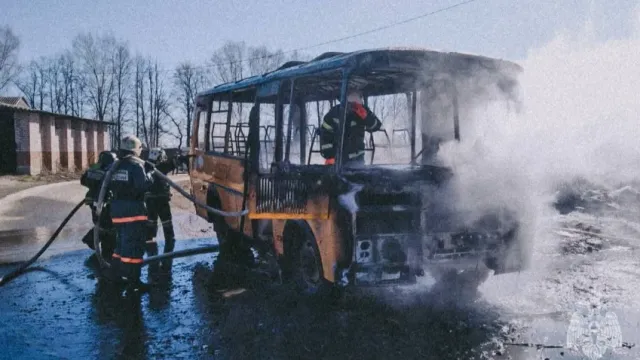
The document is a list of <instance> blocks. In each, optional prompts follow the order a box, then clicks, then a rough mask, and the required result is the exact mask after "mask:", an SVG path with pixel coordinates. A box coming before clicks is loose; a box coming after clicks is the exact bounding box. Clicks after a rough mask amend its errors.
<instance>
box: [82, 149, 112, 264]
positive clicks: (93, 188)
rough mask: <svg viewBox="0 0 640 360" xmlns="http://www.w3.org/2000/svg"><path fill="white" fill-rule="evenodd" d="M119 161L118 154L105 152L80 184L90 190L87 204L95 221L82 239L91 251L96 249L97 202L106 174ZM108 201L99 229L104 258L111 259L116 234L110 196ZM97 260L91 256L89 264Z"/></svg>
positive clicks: (85, 173) (89, 169) (83, 175)
mask: <svg viewBox="0 0 640 360" xmlns="http://www.w3.org/2000/svg"><path fill="white" fill-rule="evenodd" d="M116 160H117V157H116V154H115V153H113V152H111V151H103V152H101V153H100V155H98V162H97V163H95V164H92V165H91V166H89V168H88V169H87V171H85V172H84V173H83V174H82V177H81V178H80V184H81V185H82V186H85V187H87V188H88V189H89V190H88V191H87V194H86V195H85V203H86V204H87V205H88V206H89V208H90V209H91V218H92V220H93V224H94V227H93V228H91V230H89V232H88V233H87V234H86V235H85V236H84V237H83V238H82V242H83V243H85V244H86V245H87V246H89V247H90V248H91V249H94V243H93V231H94V229H95V224H96V223H97V222H98V220H99V219H98V214H97V209H96V201H97V200H98V195H99V194H100V187H101V186H102V180H103V179H104V176H105V174H106V173H107V171H109V168H110V167H111V165H113V163H114V162H115V161H116ZM106 200H107V201H105V202H104V204H105V205H104V207H103V209H102V213H103V215H102V216H101V218H100V224H99V226H98V228H99V231H100V233H99V236H100V243H101V248H102V256H103V257H104V258H106V259H110V258H111V255H112V254H113V250H114V249H115V243H116V239H115V232H114V229H113V224H112V223H111V218H110V215H109V203H108V195H107V198H106ZM96 260H97V259H96V258H95V254H93V255H91V257H90V258H89V263H92V262H95V261H96Z"/></svg>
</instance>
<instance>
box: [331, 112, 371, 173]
mask: <svg viewBox="0 0 640 360" xmlns="http://www.w3.org/2000/svg"><path fill="white" fill-rule="evenodd" d="M347 106H348V108H347V119H346V124H345V129H344V131H345V134H344V145H343V152H342V154H343V157H342V163H343V164H345V165H351V164H354V165H356V164H357V165H364V153H365V151H364V133H365V131H368V132H375V131H378V130H380V128H381V127H382V123H381V122H380V120H379V119H378V117H376V115H375V114H374V113H373V112H371V110H369V108H367V107H366V106H364V105H361V104H358V103H355V102H349V103H347ZM341 107H342V105H336V106H334V107H332V108H331V109H330V110H329V112H328V113H327V114H326V115H325V116H324V121H323V122H322V126H321V127H320V153H321V154H322V157H324V158H325V159H326V160H327V161H326V164H333V162H334V161H335V156H336V153H337V151H338V144H339V142H338V140H339V139H338V126H340V112H341Z"/></svg>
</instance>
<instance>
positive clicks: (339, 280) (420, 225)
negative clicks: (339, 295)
mask: <svg viewBox="0 0 640 360" xmlns="http://www.w3.org/2000/svg"><path fill="white" fill-rule="evenodd" d="M521 71H522V69H521V68H520V66H518V65H516V64H514V63H511V62H507V61H501V60H496V59H490V58H486V57H481V56H474V55H465V54H459V53H441V52H435V51H429V50H416V49H380V50H363V51H356V52H351V53H325V54H322V55H320V56H318V57H317V58H315V59H313V60H311V61H308V62H302V61H291V62H287V63H285V64H283V65H282V66H281V67H280V68H278V69H277V70H275V71H273V72H270V73H266V74H264V75H260V76H254V77H250V78H247V79H243V80H240V81H237V82H233V83H226V84H221V85H218V86H216V87H214V88H212V89H210V90H207V91H204V92H202V93H200V94H198V95H197V97H196V107H197V109H196V112H195V117H194V121H193V136H192V138H191V144H190V146H191V152H190V156H191V158H190V169H191V170H190V178H191V185H192V192H193V194H194V195H195V196H196V197H197V198H198V199H200V200H201V201H204V202H206V203H207V204H209V205H210V206H213V207H219V208H222V209H223V210H225V211H239V210H241V209H242V210H244V209H248V210H249V212H248V215H247V216H245V217H243V218H231V217H229V218H223V217H219V216H216V215H214V214H211V213H208V212H207V211H206V210H204V209H202V208H199V207H198V208H196V212H197V213H198V214H199V215H200V216H201V217H203V218H204V219H207V220H209V221H210V222H212V223H213V224H214V228H215V231H216V233H217V235H218V239H219V241H220V242H221V243H225V242H237V244H242V245H241V246H255V247H258V248H261V249H262V252H263V253H264V254H267V255H269V254H270V255H272V256H273V259H276V260H275V262H277V266H278V267H279V268H280V269H281V270H282V274H283V275H284V277H285V278H286V279H287V280H289V281H291V282H293V283H295V284H297V285H298V286H299V288H300V290H301V291H303V292H306V293H316V292H318V291H319V290H320V289H322V288H325V287H326V286H327V285H331V284H334V285H336V284H337V285H340V286H346V285H356V286H357V285H382V284H404V283H412V282H415V281H416V277H417V276H422V275H424V273H425V271H429V272H431V273H432V274H439V275H437V276H436V277H443V276H454V277H456V276H457V277H459V278H463V277H464V279H467V278H468V277H469V275H466V274H469V273H471V274H472V276H473V277H474V278H477V277H479V278H481V281H483V279H484V278H485V277H486V275H487V274H488V271H489V269H490V270H494V273H495V274H500V273H507V272H514V271H519V270H520V269H522V268H523V267H524V264H526V262H527V259H528V256H529V254H527V253H526V251H524V250H523V248H521V246H520V245H521V244H520V242H519V241H518V223H517V222H516V221H515V220H513V219H510V212H509V209H498V210H497V211H496V212H490V213H487V214H486V216H483V217H482V218H481V219H479V220H478V222H477V223H476V224H475V225H473V226H468V225H464V224H461V223H458V222H456V219H457V214H455V213H451V212H450V211H449V210H448V209H447V206H446V204H444V205H443V202H442V201H440V202H438V201H436V200H437V199H438V197H441V196H440V194H441V193H442V192H443V191H444V190H443V189H444V188H445V186H446V184H447V182H448V181H449V180H450V179H451V178H452V177H453V176H455V174H454V173H453V172H452V171H451V169H449V168H446V167H444V166H441V165H438V164H436V163H433V159H434V156H435V154H436V153H437V149H438V146H437V145H438V144H439V143H440V142H442V141H448V140H455V141H460V129H459V127H460V121H459V117H460V115H459V107H460V104H459V102H462V101H464V100H465V99H466V100H468V99H471V100H473V101H474V102H477V101H492V100H487V99H484V98H483V97H482V96H481V95H480V94H481V92H479V91H478V89H476V88H473V89H472V88H471V87H469V86H468V84H469V83H468V82H465V81H467V80H469V79H472V78H473V77H474V76H479V77H482V79H481V80H482V81H478V82H474V83H475V84H476V85H474V86H476V87H479V88H487V89H488V88H495V89H500V92H503V93H504V94H506V95H507V97H506V98H507V99H508V98H509V97H510V96H511V95H513V94H514V93H516V92H517V88H518V82H517V76H518V74H519V73H520V72H521ZM463 83H464V84H466V85H465V87H462V86H459V85H458V84H463ZM351 88H357V89H359V90H360V91H362V93H363V94H364V96H365V103H367V104H369V105H371V104H372V102H375V101H377V100H376V99H382V98H383V97H384V96H390V95H394V94H395V95H396V96H397V95H398V94H399V96H400V97H401V98H402V99H404V100H403V101H405V102H406V104H407V110H408V111H405V112H403V113H401V114H400V115H395V116H396V117H398V116H400V117H402V118H403V121H404V124H408V129H403V130H402V131H401V132H402V133H403V134H404V135H406V136H408V146H407V148H405V149H404V151H403V152H401V154H400V156H397V157H394V156H387V157H386V158H384V156H383V160H384V159H386V160H389V159H391V160H390V162H391V164H373V163H374V162H375V161H374V160H375V159H374V154H376V145H375V141H374V136H372V137H371V139H369V140H367V146H366V149H367V151H368V152H370V153H371V163H372V164H368V165H366V166H364V167H362V168H348V167H346V166H344V165H343V164H342V162H341V160H340V159H341V158H342V157H341V154H342V153H341V151H342V141H341V143H340V146H339V150H338V154H337V156H336V163H335V165H324V164H323V162H322V161H323V159H321V158H319V156H318V155H317V154H318V153H319V151H318V141H317V126H318V125H319V123H320V121H321V119H322V116H324V114H325V113H326V112H327V111H328V109H329V106H330V105H333V104H334V102H335V101H336V100H338V101H340V103H345V100H346V94H347V92H348V90H349V89H351ZM476 91H478V92H477V93H476ZM476 94H477V95H476ZM500 101H503V100H500ZM506 101H509V100H506ZM462 105H465V104H462ZM321 107H322V109H323V110H320V109H321ZM374 111H375V110H374ZM313 113H316V120H317V124H318V125H314V124H312V121H310V120H311V118H312V117H313ZM378 115H379V117H380V118H381V120H382V123H383V125H388V123H389V121H385V120H388V119H385V117H384V115H381V114H378ZM417 119H420V120H417ZM443 119H445V120H446V121H444V122H443V121H442V120H443ZM393 120H396V119H393ZM438 121H439V122H438ZM420 124H421V129H420V130H417V125H420ZM345 126H348V125H347V124H345V113H344V111H343V113H342V118H341V123H340V128H341V129H342V130H340V132H343V131H344V127H345ZM418 131H420V132H421V136H420V137H418V136H417V132H418ZM383 132H384V134H382V135H383V137H382V139H385V138H386V139H388V136H387V135H386V130H384V131H383ZM434 144H435V146H434ZM396 147H397V146H393V147H392V146H389V147H387V148H388V149H389V150H390V151H391V150H393V151H396V152H397V151H399V150H394V149H392V148H396ZM383 155H384V154H383ZM402 155H404V158H403V156H402ZM367 158H369V157H367ZM350 196H352V200H350ZM499 216H501V217H499ZM511 217H513V216H511ZM505 219H510V220H508V221H506V222H505ZM505 224H506V226H505ZM507 258H509V259H507ZM479 265H480V266H479ZM460 270H467V271H466V272H464V275H461V273H460ZM472 282H473V281H472ZM476 285H477V284H476Z"/></svg>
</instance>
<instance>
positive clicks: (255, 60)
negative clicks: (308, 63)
mask: <svg viewBox="0 0 640 360" xmlns="http://www.w3.org/2000/svg"><path fill="white" fill-rule="evenodd" d="M247 59H248V61H247V63H248V67H249V75H251V76H253V75H261V74H264V73H267V72H269V71H273V70H275V69H277V68H278V67H280V66H282V64H284V62H285V56H284V53H283V52H282V50H276V51H270V50H269V49H267V47H266V46H259V47H250V48H249V51H248V52H247Z"/></svg>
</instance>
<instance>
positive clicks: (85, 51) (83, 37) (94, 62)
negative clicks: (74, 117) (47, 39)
mask: <svg viewBox="0 0 640 360" xmlns="http://www.w3.org/2000/svg"><path fill="white" fill-rule="evenodd" d="M117 46H118V44H117V41H116V39H115V38H114V37H113V36H111V35H104V36H100V37H94V36H93V35H92V34H80V35H78V36H77V37H76V38H75V39H74V40H73V50H74V52H75V54H76V56H77V58H78V61H79V64H80V70H81V73H82V76H83V80H84V82H85V86H86V91H87V97H88V99H89V102H90V104H91V107H92V108H93V111H94V112H95V115H96V117H97V118H98V120H100V121H104V120H105V115H106V112H107V106H108V105H109V103H110V102H111V97H112V96H113V89H114V76H113V58H114V53H115V49H116V48H117Z"/></svg>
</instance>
